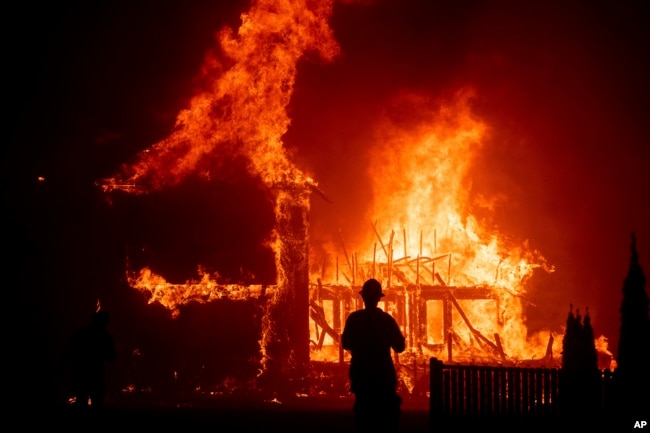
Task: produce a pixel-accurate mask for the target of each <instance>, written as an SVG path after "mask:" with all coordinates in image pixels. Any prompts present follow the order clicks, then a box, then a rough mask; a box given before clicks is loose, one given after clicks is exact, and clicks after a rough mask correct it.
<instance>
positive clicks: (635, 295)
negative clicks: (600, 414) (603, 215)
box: [615, 233, 650, 416]
mask: <svg viewBox="0 0 650 433" xmlns="http://www.w3.org/2000/svg"><path fill="white" fill-rule="evenodd" d="M630 253H631V254H630V266H629V269H628V272H627V275H626V277H625V279H624V281H623V300H622V302H621V307H620V310H619V311H620V316H621V326H620V336H619V343H618V359H617V367H616V371H615V379H616V384H617V389H618V390H619V393H618V399H617V401H619V402H620V403H621V404H622V406H621V409H622V410H623V411H624V412H626V413H629V414H638V415H640V416H648V415H649V414H650V409H649V408H650V398H649V395H650V394H649V393H650V372H649V370H648V369H649V368H650V319H649V318H648V303H649V301H648V294H647V292H646V290H645V285H646V277H645V275H644V273H643V268H642V267H641V265H640V263H639V254H638V252H637V249H636V236H635V234H634V233H632V236H631V244H630Z"/></svg>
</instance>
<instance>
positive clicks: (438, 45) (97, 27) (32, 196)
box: [2, 0, 650, 349]
mask: <svg viewBox="0 0 650 433" xmlns="http://www.w3.org/2000/svg"><path fill="white" fill-rule="evenodd" d="M363 3H365V4H338V5H336V7H335V12H334V15H333V17H332V21H331V25H332V28H333V29H334V32H335V35H336V38H337V40H338V41H339V43H340V47H341V55H340V56H339V58H337V59H335V61H334V62H332V63H329V64H323V63H322V62H318V61H309V60H307V61H305V62H304V63H302V64H301V66H300V70H299V71H300V72H299V75H298V78H297V83H296V88H295V93H294V96H293V99H292V102H291V105H290V107H289V109H290V116H291V118H292V124H291V126H290V129H289V131H288V132H287V134H286V137H285V144H286V146H287V147H288V148H289V149H291V151H292V152H293V155H295V161H296V164H297V165H298V166H299V167H301V168H303V169H304V170H305V171H308V172H310V173H313V175H314V176H315V178H316V180H317V181H318V182H319V184H320V186H321V188H322V189H323V191H325V193H326V194H327V195H328V197H329V198H330V199H331V200H332V204H327V203H325V202H324V201H322V200H320V199H315V200H314V202H313V205H312V206H313V217H312V219H313V228H314V231H318V230H321V231H325V230H327V229H331V228H332V227H342V228H343V229H344V230H350V231H352V230H354V228H355V227H356V226H357V221H355V215H357V214H360V213H361V212H362V210H363V209H362V207H363V202H364V196H365V194H366V193H367V191H366V190H365V189H364V182H363V181H358V179H359V173H360V172H361V171H363V170H365V166H364V164H365V163H366V158H367V149H366V148H365V147H364V145H363V144H362V143H364V142H366V141H367V140H364V137H366V136H367V134H369V132H370V131H371V129H372V127H373V124H374V122H375V120H376V119H377V118H378V116H379V115H380V114H381V112H382V110H384V109H385V108H386V106H387V104H389V101H390V100H391V99H392V98H393V97H394V95H395V94H397V93H398V92H400V91H405V90H406V91H412V92H416V93H422V94H426V95H430V96H431V97H432V98H437V97H439V96H442V95H446V94H449V93H450V92H455V91H456V90H457V89H459V88H462V87H464V86H472V87H473V88H474V89H475V90H476V94H477V100H476V103H475V110H476V112H477V114H478V115H479V116H480V117H481V118H482V119H483V120H484V121H485V122H486V123H487V124H488V125H489V127H490V129H491V131H492V133H491V135H490V137H489V139H488V142H487V143H486V145H485V146H484V148H483V151H482V154H481V164H480V165H481V169H480V170H476V171H475V172H473V174H472V176H473V177H474V179H473V180H474V183H473V185H474V188H476V190H477V191H478V192H481V193H484V194H486V195H488V196H490V195H493V196H497V195H499V196H501V195H504V194H505V196H507V198H508V199H507V201H504V202H502V204H501V206H500V207H498V208H497V209H495V211H494V214H493V215H491V219H492V220H493V223H494V224H495V226H498V227H499V229H500V230H501V231H502V232H503V233H504V234H505V235H506V236H509V237H512V238H513V239H521V240H525V239H527V240H529V242H530V244H531V246H532V247H533V248H535V249H537V250H539V251H541V252H542V254H543V255H544V256H545V257H546V259H547V260H548V262H549V263H550V264H552V265H553V266H555V268H556V272H555V273H553V274H551V275H544V276H540V277H538V278H536V279H534V280H533V282H532V286H531V288H530V292H529V297H530V298H531V299H532V300H533V302H534V303H535V305H536V307H534V308H531V310H530V311H529V312H528V315H529V322H530V327H531V328H533V329H538V328H544V327H550V328H553V329H558V328H559V327H560V326H562V325H563V323H564V320H565V318H566V314H567V312H568V305H569V303H573V304H575V305H576V306H577V307H578V308H585V307H589V309H590V312H591V315H592V324H593V326H594V328H595V332H596V334H597V335H600V334H604V335H606V336H607V337H608V338H609V339H610V348H612V347H613V348H614V349H615V347H616V341H617V339H618V335H617V333H618V323H619V316H618V307H619V304H620V300H621V287H622V282H623V278H624V277H625V274H626V272H627V265H628V260H629V244H630V233H631V232H632V231H634V232H636V234H637V239H638V250H639V254H640V260H641V264H642V266H644V265H645V266H647V263H650V262H649V261H648V260H650V246H649V245H650V227H649V221H650V203H649V199H650V176H649V175H648V170H649V169H650V165H649V164H650V155H649V152H650V143H649V140H648V132H647V121H648V118H649V116H650V83H649V80H648V78H647V77H650V65H649V62H650V38H649V33H648V32H649V31H650V30H649V29H650V22H649V17H648V15H647V13H646V12H645V11H644V10H643V8H642V6H641V5H640V3H639V2H632V1H600V2H587V1H585V2H570V3H569V2H546V1H531V2H519V1H489V2H488V1H459V2H439V1H431V0H406V1H403V0H399V1H396V0H393V1H388V0H379V1H375V2H363ZM247 6H248V3H247V2H241V1H230V0H229V1H218V2H214V1H213V2H210V1H199V0H194V1H183V2H180V1H169V0H167V1H137V2H127V1H121V0H118V1H110V2H101V1H98V2H92V5H90V4H89V3H88V2H81V1H79V2H75V1H69V2H57V3H56V4H52V5H45V6H40V7H31V6H28V5H22V6H19V7H17V9H14V12H12V15H11V17H9V18H10V19H11V20H12V21H13V22H14V27H13V28H14V30H12V31H11V32H10V33H9V35H8V37H6V38H5V41H6V43H7V44H8V46H7V47H6V54H5V61H4V64H5V65H6V67H5V68H6V70H8V72H9V74H8V75H9V77H10V78H9V79H6V81H5V86H6V87H7V88H8V90H9V99H8V101H9V103H8V104H7V109H6V110H5V112H8V114H5V116H7V115H8V116H9V118H8V121H6V124H7V125H8V128H9V135H8V139H6V140H5V145H3V153H4V156H3V158H2V162H3V177H5V180H4V181H3V190H4V191H5V194H6V195H7V199H6V200H5V202H6V203H8V204H9V213H10V218H9V221H10V224H11V225H10V226H9V230H8V232H9V233H7V235H8V236H9V239H10V240H11V241H12V242H7V245H8V246H9V247H10V255H11V256H12V259H11V260H10V261H9V262H8V263H9V264H10V267H9V273H10V274H12V275H14V276H15V277H16V279H15V281H13V280H10V281H12V286H13V287H15V288H16V290H15V291H14V292H13V293H15V294H16V295H17V296H18V301H19V302H21V303H22V304H21V306H22V309H21V310H18V311H22V312H23V313H24V317H25V319H26V320H27V321H30V322H32V325H31V326H34V327H35V326H38V323H39V322H40V320H44V321H49V322H52V323H53V329H54V330H52V329H50V330H49V331H48V332H41V333H40V338H41V339H42V340H43V341H45V342H47V344H51V343H49V341H48V340H49V338H50V337H51V336H52V334H57V333H61V334H65V333H66V332H68V331H69V330H70V329H71V328H73V327H74V326H76V325H77V324H78V323H79V322H80V321H82V319H81V318H83V317H86V316H85V315H84V314H85V313H80V312H79V311H80V310H83V311H85V310H84V308H86V307H87V306H88V304H89V303H92V302H93V300H96V298H97V295H98V293H103V292H102V291H106V290H110V287H111V286H114V285H116V284H123V280H120V278H123V276H122V275H121V274H120V271H121V269H122V268H121V267H122V266H123V265H124V264H123V260H124V257H125V255H126V254H127V252H128V251H126V250H128V246H125V245H124V244H123V243H121V240H120V239H123V237H125V236H126V235H124V232H128V233H129V236H132V237H135V238H138V237H144V236H146V235H145V234H143V233H144V232H147V231H150V235H151V236H152V237H156V235H157V234H160V233H165V232H166V231H172V230H173V231H174V235H173V236H170V240H169V241H164V242H163V243H165V242H167V243H166V244H165V245H166V246H165V247H166V248H168V249H171V250H174V249H176V245H175V244H174V240H173V239H178V238H183V239H185V238H189V239H193V240H194V241H195V242H196V243H197V245H198V246H197V247H196V248H195V249H194V250H193V249H192V248H188V247H187V245H185V246H184V248H186V250H185V251H184V252H188V251H189V252H192V251H193V253H188V254H184V257H183V258H174V257H173V256H172V257H167V258H165V259H164V260H161V261H160V266H163V267H164V265H165V263H168V264H169V266H170V267H173V266H172V262H174V261H178V262H182V264H181V265H179V266H180V268H181V270H180V271H178V272H179V273H180V274H182V272H184V271H185V268H183V266H184V265H183V264H187V266H189V264H190V263H192V264H193V263H194V262H195V260H200V259H201V258H205V257H206V256H205V255H206V254H207V255H209V254H215V255H216V256H215V257H216V259H217V260H218V259H222V260H226V258H225V255H226V253H225V252H224V248H223V247H217V248H216V249H217V250H218V251H217V252H216V253H211V252H210V251H207V246H206V245H205V244H204V243H201V240H200V238H201V237H202V236H204V235H202V234H201V233H197V232H196V230H194V231H192V229H190V228H187V227H182V226H188V225H191V226H192V227H197V226H198V227H204V228H205V229H206V230H208V232H210V230H212V232H211V233H212V235H214V236H223V238H219V239H221V240H222V241H223V242H224V243H228V242H230V241H231V239H228V238H227V234H228V230H227V229H215V228H214V227H210V218H212V217H213V216H214V217H215V218H224V219H223V220H220V222H221V223H223V224H226V225H227V224H233V223H234V221H241V219H240V217H241V216H242V215H245V214H246V215H249V214H251V213H256V214H258V215H262V217H261V218H260V220H261V221H260V222H259V224H258V229H257V230H258V231H260V232H264V231H265V230H266V227H267V226H268V225H269V218H270V216H269V214H268V209H267V208H266V207H265V206H266V204H264V203H263V204H261V205H259V206H258V205H257V204H255V203H256V197H257V196H256V194H257V193H258V192H257V191H258V190H257V187H256V185H254V184H250V183H247V182H246V181H234V182H235V184H236V185H237V186H238V187H241V188H244V191H245V192H246V193H245V194H229V193H228V192H226V191H225V190H227V185H226V186H224V187H222V188H221V189H219V190H217V191H210V190H207V191H203V193H205V194H206V196H204V197H200V194H199V193H197V196H196V201H193V199H192V196H189V197H188V196H187V195H183V194H179V195H180V196H182V198H178V200H180V201H181V202H182V206H183V209H186V210H189V211H194V212H196V213H201V208H200V205H198V204H197V202H199V201H200V200H201V199H202V198H205V197H208V198H209V199H213V198H214V199H215V200H222V201H223V200H226V203H231V204H232V207H237V208H240V211H239V212H240V214H238V215H235V216H233V215H231V214H230V215H225V216H224V214H225V212H222V210H221V209H222V208H218V209H215V208H210V209H208V210H206V211H205V215H204V218H203V219H202V220H201V221H200V222H199V223H195V222H194V221H192V222H188V221H187V220H185V219H183V218H184V216H183V215H186V212H183V211H179V210H178V207H176V208H175V207H174V206H170V205H169V204H167V205H161V204H159V203H156V199H155V198H153V199H149V200H150V201H149V202H148V204H147V205H146V206H150V207H148V208H146V209H148V210H149V211H151V209H156V210H158V211H159V214H157V216H156V217H150V216H143V215H141V214H140V213H139V211H141V210H142V209H143V208H138V206H144V205H142V204H138V203H137V201H136V200H134V199H123V200H121V201H120V203H121V206H120V207H119V209H118V210H114V209H111V207H110V206H108V205H107V204H106V201H105V197H102V195H101V194H99V193H98V192H97V189H96V188H95V187H94V186H93V183H94V182H95V181H97V180H99V179H101V178H103V177H105V176H110V175H112V174H114V173H115V172H116V171H117V169H118V168H119V166H120V164H121V163H123V162H125V161H127V160H128V159H129V158H130V157H132V156H133V155H135V154H136V153H137V152H139V151H140V150H142V149H145V148H147V147H149V146H150V145H151V144H153V143H155V142H157V141H158V140H160V139H162V138H164V137H166V136H167V135H168V134H169V132H170V130H171V128H172V125H173V123H174V120H175V117H176V114H177V113H178V111H179V110H180V109H182V108H184V106H185V105H186V103H187V101H188V100H189V99H190V98H191V96H192V95H193V91H194V89H195V86H196V85H197V81H196V78H197V76H198V73H199V70H200V67H201V64H202V62H203V59H204V55H205V53H206V51H207V50H208V49H210V48H212V47H213V46H214V45H215V39H214V33H215V32H216V31H217V30H219V29H220V28H222V27H223V26H224V25H229V26H231V27H233V28H235V29H236V28H237V27H238V25H239V22H240V21H239V15H240V14H241V12H243V11H245V10H246V9H247ZM38 176H43V177H45V179H46V180H45V182H37V180H36V179H37V177H38ZM350 185H357V186H359V188H351V187H350ZM171 194H172V196H166V197H164V199H165V200H168V201H169V200H171V199H170V197H173V194H174V193H171ZM176 194H178V193H176ZM211 194H213V195H214V196H212V195H211ZM242 196H243V197H247V200H244V201H242V202H241V203H240V204H241V206H236V205H235V203H237V200H240V201H241V197H242ZM227 200H230V201H227ZM251 202H253V203H252V204H251ZM129 204H131V205H133V208H129ZM165 206H166V207H165ZM174 209H175V210H174ZM241 209H243V210H241ZM174 212H175V213H174ZM163 213H165V214H168V213H171V216H165V217H161V214H163ZM243 221H244V222H243V223H242V224H244V225H246V227H247V230H246V232H247V233H251V230H248V229H250V228H254V227H255V224H256V220H251V219H250V218H249V219H248V220H247V219H245V218H244V219H243ZM179 226H181V227H179ZM364 229H366V228H365V227H364ZM147 233H149V232H147ZM252 233H253V234H255V235H256V236H257V235H259V233H258V232H256V231H255V230H254V229H253V230H252ZM260 236H261V235H260ZM163 237H164V236H163ZM247 242H248V243H247ZM242 245H243V246H241V247H240V249H241V250H242V251H240V252H239V253H238V254H239V255H238V256H237V257H240V258H244V257H250V255H247V254H246V253H244V252H243V250H247V251H250V249H255V248H258V247H257V246H256V244H255V242H252V241H242ZM161 248H162V247H161ZM179 248H180V247H179ZM176 250H178V249H176ZM196 251H200V252H198V253H197V252H196ZM194 253H195V255H196V257H187V256H188V255H190V256H191V255H192V254H194ZM258 253H259V254H260V255H261V256H262V257H264V259H265V260H266V259H268V257H266V256H264V251H261V250H260V251H258ZM213 258H214V257H213ZM262 261H264V260H262ZM265 266H266V267H268V266H267V265H260V269H261V272H262V273H263V272H264V270H265V269H266V267H265ZM266 270H268V269H266ZM170 272H171V271H170ZM111 279H115V280H116V281H111ZM88 286H91V287H92V288H90V289H89V288H88ZM32 319H35V320H32ZM26 329H28V330H29V329H32V328H30V327H28V328H26Z"/></svg>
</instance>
